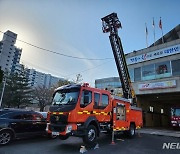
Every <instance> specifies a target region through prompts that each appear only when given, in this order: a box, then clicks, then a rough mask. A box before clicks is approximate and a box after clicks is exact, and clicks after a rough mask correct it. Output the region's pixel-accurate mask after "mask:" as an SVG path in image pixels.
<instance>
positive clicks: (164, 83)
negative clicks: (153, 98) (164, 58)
mask: <svg viewBox="0 0 180 154" xmlns="http://www.w3.org/2000/svg"><path fill="white" fill-rule="evenodd" d="M174 87H176V80H170V81H162V82H154V83H143V84H139V90H153V89H165V88H174Z"/></svg>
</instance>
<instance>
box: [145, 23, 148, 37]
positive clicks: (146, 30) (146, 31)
mask: <svg viewBox="0 0 180 154" xmlns="http://www.w3.org/2000/svg"><path fill="white" fill-rule="evenodd" d="M145 26H146V27H145V33H146V35H148V29H147V25H146V24H145Z"/></svg>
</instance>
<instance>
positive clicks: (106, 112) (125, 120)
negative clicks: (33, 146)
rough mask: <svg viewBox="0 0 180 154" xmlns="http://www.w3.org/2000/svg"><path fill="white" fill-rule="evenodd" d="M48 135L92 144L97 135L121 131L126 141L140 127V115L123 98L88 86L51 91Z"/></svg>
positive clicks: (77, 85)
mask: <svg viewBox="0 0 180 154" xmlns="http://www.w3.org/2000/svg"><path fill="white" fill-rule="evenodd" d="M48 120H49V122H50V123H49V124H48V132H49V133H51V134H52V135H58V136H59V138H60V139H62V140H65V139H67V138H68V137H70V136H77V137H82V139H83V141H84V143H85V144H92V143H95V141H96V139H97V137H99V136H100V133H102V132H103V133H111V132H112V131H115V132H120V131H123V132H125V133H126V134H127V135H129V136H130V137H133V136H134V135H135V131H136V129H139V128H141V127H142V125H143V123H142V111H141V109H140V108H137V107H134V106H131V104H130V101H129V100H128V99H125V98H121V97H117V96H112V95H111V94H110V92H109V91H107V90H101V89H97V88H92V87H90V86H89V84H88V83H85V84H82V85H80V84H75V85H66V86H62V87H60V88H57V89H56V90H55V93H54V95H53V101H52V105H51V107H50V109H49V114H48Z"/></svg>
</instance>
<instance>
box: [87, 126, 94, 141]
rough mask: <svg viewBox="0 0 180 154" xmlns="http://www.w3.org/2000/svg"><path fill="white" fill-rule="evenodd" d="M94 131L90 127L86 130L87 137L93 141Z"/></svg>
mask: <svg viewBox="0 0 180 154" xmlns="http://www.w3.org/2000/svg"><path fill="white" fill-rule="evenodd" d="M95 136H96V133H95V130H94V129H90V130H89V132H88V139H89V140H90V141H93V140H94V139H95Z"/></svg>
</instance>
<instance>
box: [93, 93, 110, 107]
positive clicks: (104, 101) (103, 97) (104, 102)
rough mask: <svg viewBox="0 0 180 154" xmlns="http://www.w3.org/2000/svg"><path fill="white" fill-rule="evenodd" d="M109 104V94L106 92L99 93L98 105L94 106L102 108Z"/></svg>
mask: <svg viewBox="0 0 180 154" xmlns="http://www.w3.org/2000/svg"><path fill="white" fill-rule="evenodd" d="M108 104H109V96H108V95H106V94H102V95H101V101H100V102H99V104H98V106H97V107H95V108H98V109H104V108H106V106H107V105H108Z"/></svg>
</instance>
